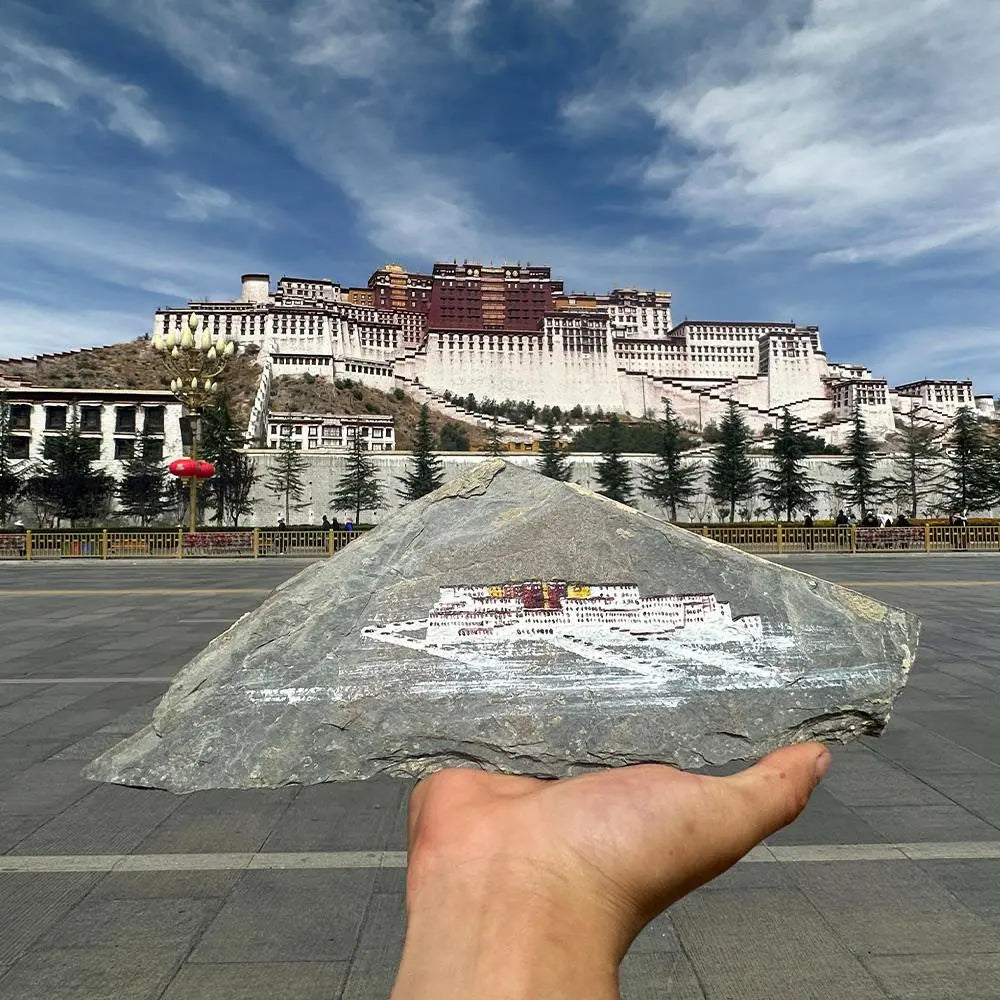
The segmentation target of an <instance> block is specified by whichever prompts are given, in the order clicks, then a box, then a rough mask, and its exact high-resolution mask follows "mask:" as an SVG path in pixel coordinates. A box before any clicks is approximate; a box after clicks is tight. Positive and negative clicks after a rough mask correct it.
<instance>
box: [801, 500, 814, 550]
mask: <svg viewBox="0 0 1000 1000" xmlns="http://www.w3.org/2000/svg"><path fill="white" fill-rule="evenodd" d="M815 513H816V511H814V510H810V511H809V512H808V513H807V514H806V516H805V518H804V519H803V521H802V527H803V529H804V531H803V532H802V533H803V534H804V535H805V536H806V548H807V549H808V550H809V551H810V552H812V550H813V549H814V548H816V536H815V532H814V531H813V528H815V527H816V522H815V520H814V519H813V515H814V514H815Z"/></svg>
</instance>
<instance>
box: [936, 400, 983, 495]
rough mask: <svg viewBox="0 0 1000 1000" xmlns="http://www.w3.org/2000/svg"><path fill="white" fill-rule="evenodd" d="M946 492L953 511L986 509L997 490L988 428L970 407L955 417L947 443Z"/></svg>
mask: <svg viewBox="0 0 1000 1000" xmlns="http://www.w3.org/2000/svg"><path fill="white" fill-rule="evenodd" d="M945 454H946V455H947V459H948V467H947V472H946V477H947V479H946V491H947V496H948V503H949V504H950V506H951V508H952V510H965V509H968V510H986V509H988V508H989V506H990V501H991V500H992V494H993V492H994V490H993V488H992V484H991V480H992V479H993V476H992V475H991V474H990V465H991V464H992V463H991V462H990V448H989V439H988V438H987V435H986V431H985V428H984V426H983V424H982V423H981V422H980V420H979V418H978V417H977V416H976V414H975V413H973V411H972V410H970V409H969V408H968V407H962V409H961V410H959V411H958V413H957V415H956V416H955V423H954V424H953V425H952V428H951V433H950V434H949V435H948V441H947V444H946V445H945Z"/></svg>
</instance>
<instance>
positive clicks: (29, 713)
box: [0, 686, 87, 736]
mask: <svg viewBox="0 0 1000 1000" xmlns="http://www.w3.org/2000/svg"><path fill="white" fill-rule="evenodd" d="M86 697H87V692H86V691H83V690H79V689H77V690H72V689H66V688H58V689H54V688H53V687H52V686H49V687H47V688H46V689H45V690H43V691H39V692H38V693H37V694H34V695H30V696H29V697H27V698H22V699H20V700H18V701H16V702H14V703H13V704H9V705H5V706H4V707H3V708H0V736H6V735H7V734H8V733H14V732H17V730H19V729H23V728H24V727H25V726H29V725H31V724H32V723H33V722H37V721H38V720H39V719H44V718H45V717H46V716H49V715H53V714H55V713H56V712H58V711H60V710H61V709H63V708H66V707H67V706H68V705H72V704H73V703H74V702H78V701H82V700H83V699H84V698H86Z"/></svg>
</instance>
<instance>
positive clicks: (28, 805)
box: [0, 760, 97, 816]
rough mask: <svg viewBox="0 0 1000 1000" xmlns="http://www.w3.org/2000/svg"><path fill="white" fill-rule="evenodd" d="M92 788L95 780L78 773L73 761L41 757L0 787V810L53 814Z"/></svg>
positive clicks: (95, 785) (10, 812)
mask: <svg viewBox="0 0 1000 1000" xmlns="http://www.w3.org/2000/svg"><path fill="white" fill-rule="evenodd" d="M96 788H97V784H96V782H93V781H86V780H84V779H83V778H81V777H80V765H79V763H78V762H77V761H73V760H46V761H42V762H41V763H39V764H31V765H29V766H27V767H25V768H24V770H23V771H21V772H20V773H19V774H18V775H17V777H16V778H14V779H13V780H12V781H10V782H9V783H8V784H7V786H6V787H5V788H3V789H0V814H6V815H10V816H38V815H43V816H51V815H55V814H57V813H60V812H62V810H64V809H66V808H67V807H69V806H71V805H72V804H73V803H74V802H76V801H77V800H79V799H81V798H84V797H85V796H87V795H88V794H90V793H91V792H92V791H94V789H96Z"/></svg>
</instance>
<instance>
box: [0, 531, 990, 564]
mask: <svg viewBox="0 0 1000 1000" xmlns="http://www.w3.org/2000/svg"><path fill="white" fill-rule="evenodd" d="M680 527H684V528H687V529H688V530H689V531H693V532H697V533H698V534H700V535H702V536H703V537H705V538H711V539H713V540H714V541H717V542H722V543H723V544H726V545H732V546H734V547H735V548H739V549H742V550H743V551H745V552H757V553H762V554H766V553H782V554H795V553H810V552H844V553H851V552H1000V524H970V525H968V526H964V527H962V526H955V525H948V524H923V525H912V526H905V527H892V528H866V527H862V526H857V525H849V526H845V527H833V526H820V527H815V528H804V527H802V526H800V525H780V524H764V525H758V524H706V525H681V526H680ZM363 534H364V532H363V531H343V530H327V529H325V528H245V529H233V530H229V531H195V532H188V531H182V530H164V529H149V530H148V531H140V530H135V531H133V530H115V529H104V530H102V529H87V530H79V531H70V530H67V531H48V530H45V531H35V530H28V531H0V560H10V559H26V560H32V559H178V558H181V559H192V558H200V559H201V558H216V559H219V558H228V559H257V558H265V557H266V558H272V557H273V558H280V557H282V556H295V557H299V558H322V557H325V556H332V555H334V554H335V553H336V552H339V551H340V550H341V549H342V548H344V546H345V545H348V544H349V543H350V542H352V541H354V540H355V539H357V538H359V537H360V536H361V535H363Z"/></svg>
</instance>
